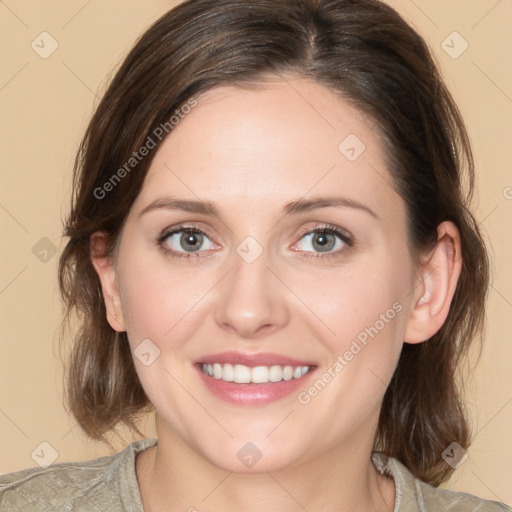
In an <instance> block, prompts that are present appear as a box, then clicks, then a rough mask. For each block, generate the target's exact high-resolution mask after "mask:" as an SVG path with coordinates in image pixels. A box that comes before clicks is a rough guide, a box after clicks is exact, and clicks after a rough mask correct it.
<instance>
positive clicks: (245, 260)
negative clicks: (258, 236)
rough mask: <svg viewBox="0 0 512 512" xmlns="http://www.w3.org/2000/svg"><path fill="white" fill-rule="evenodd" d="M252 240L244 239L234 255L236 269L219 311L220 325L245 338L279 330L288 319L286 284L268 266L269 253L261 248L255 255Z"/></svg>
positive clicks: (223, 289) (223, 291)
mask: <svg viewBox="0 0 512 512" xmlns="http://www.w3.org/2000/svg"><path fill="white" fill-rule="evenodd" d="M248 238H249V237H248ZM251 243H253V242H251V241H250V240H248V241H246V243H244V242H242V243H241V244H240V245H239V246H238V247H237V251H236V253H235V254H233V258H232V270H231V272H229V274H228V276H226V279H224V280H223V284H222V286H221V290H220V297H219V300H218V303H217V305H216V311H215V316H216V321H217V324H218V325H220V326H222V327H223V328H231V329H232V330H234V331H236V332H237V334H238V335H239V336H240V337H244V338H252V337H255V336H258V335H259V334H260V332H262V331H268V330H273V329H276V328H278V327H280V326H282V325H284V324H285V323H286V322H287V320H288V313H287V305H286V303H285V297H284V290H283V289H282V284H281V283H279V281H278V280H277V279H276V278H275V276H274V275H273V273H272V272H271V271H270V270H269V268H268V267H269V265H270V262H269V258H268V257H267V253H266V252H265V251H264V250H263V251H261V249H262V248H261V249H260V251H259V252H260V254H259V255H257V256H256V257H254V256H255V253H254V250H255V247H254V245H253V246H252V247H251ZM251 253H252V254H251ZM248 255H250V257H249V256H248ZM253 258H254V259H253Z"/></svg>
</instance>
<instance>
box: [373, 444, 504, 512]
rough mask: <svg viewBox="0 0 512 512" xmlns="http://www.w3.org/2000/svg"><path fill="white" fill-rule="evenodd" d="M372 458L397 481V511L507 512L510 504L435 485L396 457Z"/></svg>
mask: <svg viewBox="0 0 512 512" xmlns="http://www.w3.org/2000/svg"><path fill="white" fill-rule="evenodd" d="M372 461H373V463H374V465H375V466H376V468H377V470H378V471H380V472H381V473H384V474H387V475H389V476H391V477H393V479H394V481H395V488H396V495H395V512H427V511H431V510H446V511H448V510H453V511H455V510H456V511H457V512H504V511H512V509H511V508H510V507H508V506H507V505H505V504H504V503H500V502H498V501H490V500H485V499H482V498H479V497H477V496H474V495H472V494H468V493H464V492H456V491H449V490H447V489H440V488H438V487H433V486H431V485H429V484H427V483H425V482H423V481H421V480H419V479H418V478H416V477H414V475H413V474H412V473H411V472H410V471H409V470H408V469H407V468H406V467H405V466H404V465H403V464H402V463H401V462H399V461H398V460H397V459H395V458H393V457H389V456H387V455H385V454H384V453H380V452H373V454H372Z"/></svg>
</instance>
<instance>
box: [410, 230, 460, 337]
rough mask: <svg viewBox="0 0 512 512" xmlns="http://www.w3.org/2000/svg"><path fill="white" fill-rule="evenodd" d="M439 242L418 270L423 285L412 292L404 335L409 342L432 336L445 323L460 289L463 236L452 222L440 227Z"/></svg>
mask: <svg viewBox="0 0 512 512" xmlns="http://www.w3.org/2000/svg"><path fill="white" fill-rule="evenodd" d="M437 235H438V236H437V243H436V245H435V247H434V249H432V251H431V252H430V253H429V254H428V255H426V256H425V257H424V258H423V260H422V262H421V264H420V267H419V269H418V272H419V282H420V284H419V285H418V286H417V287H416V289H415V291H414V293H413V299H412V307H411V310H410V313H409V319H408V321H407V327H406V331H405V335H404V341H405V342H406V343H421V342H422V341H426V340H428V339H430V338H431V337H432V336H434V334H436V332H437V331H439V329H440V328H441V327H442V325H443V324H444V322H445V320H446V317H447V316H448V313H449V311H450V305H451V302H452V299H453V295H454V294H455V290H456V288H457V282H458V279H459V275H460V271H461V266H462V260H461V245H460V235H459V231H458V229H457V227H456V226H455V224H453V222H449V221H445V222H442V223H441V224H439V226H438V228H437Z"/></svg>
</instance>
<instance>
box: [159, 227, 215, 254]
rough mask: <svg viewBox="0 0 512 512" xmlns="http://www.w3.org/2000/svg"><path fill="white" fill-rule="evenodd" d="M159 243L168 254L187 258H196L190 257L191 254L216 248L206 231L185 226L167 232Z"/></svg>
mask: <svg viewBox="0 0 512 512" xmlns="http://www.w3.org/2000/svg"><path fill="white" fill-rule="evenodd" d="M158 243H159V245H160V246H161V247H162V249H163V250H164V251H165V252H166V253H171V254H172V255H173V256H178V257H181V256H182V257H185V258H186V257H195V255H193V256H189V254H190V255H192V254H193V253H196V252H199V251H207V250H211V249H213V247H214V244H213V242H212V241H211V240H210V239H209V238H208V236H207V235H206V233H205V232H204V231H202V230H201V229H199V228H195V227H193V228H192V227H184V226H180V227H177V228H175V229H172V230H169V231H166V232H165V233H164V234H163V235H162V236H161V237H160V238H159V239H158Z"/></svg>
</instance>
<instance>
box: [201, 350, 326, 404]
mask: <svg viewBox="0 0 512 512" xmlns="http://www.w3.org/2000/svg"><path fill="white" fill-rule="evenodd" d="M194 366H195V367H196V369H197V371H198V373H199V375H200V377H201V380H202V382H203V383H204V384H205V385H206V388H207V390H208V391H210V392H211V393H212V394H213V395H215V396H216V397H217V398H220V399H222V400H223V401H226V402H229V403H232V404H237V405H264V404H268V403H270V402H274V401H276V400H280V399H282V398H284V397H286V396H288V395H290V394H291V393H292V392H293V391H295V390H298V389H299V388H300V387H301V386H304V385H305V381H306V380H309V379H308V377H309V376H310V375H311V374H312V373H314V370H315V368H316V366H317V365H315V364H313V363H312V362H311V361H302V360H298V359H293V358H290V357H286V356H280V355H277V354H270V353H261V354H242V353H239V352H224V353H221V354H212V355H211V356H205V357H203V358H201V360H199V361H197V362H196V363H195V365H194Z"/></svg>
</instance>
